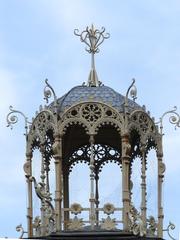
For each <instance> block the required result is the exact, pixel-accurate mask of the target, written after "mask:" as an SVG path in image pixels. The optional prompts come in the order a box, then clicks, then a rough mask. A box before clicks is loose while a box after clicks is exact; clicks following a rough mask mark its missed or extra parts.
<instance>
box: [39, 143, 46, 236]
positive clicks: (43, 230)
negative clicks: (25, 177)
mask: <svg viewBox="0 0 180 240" xmlns="http://www.w3.org/2000/svg"><path fill="white" fill-rule="evenodd" d="M40 151H41V175H40V178H41V184H42V187H43V189H44V190H46V184H45V178H46V175H45V168H44V152H45V146H44V145H41V147H40ZM45 209H46V202H45V199H44V198H42V199H41V235H42V236H44V235H45V234H46V221H47V219H46V215H45Z"/></svg>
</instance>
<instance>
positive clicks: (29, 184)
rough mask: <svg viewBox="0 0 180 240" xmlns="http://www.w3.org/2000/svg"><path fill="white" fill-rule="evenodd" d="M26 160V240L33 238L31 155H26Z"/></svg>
mask: <svg viewBox="0 0 180 240" xmlns="http://www.w3.org/2000/svg"><path fill="white" fill-rule="evenodd" d="M26 160H27V163H28V166H29V174H28V175H26V178H27V180H26V181H27V188H28V207H27V226H28V238H32V237H33V227H32V220H33V201H32V181H30V179H29V178H30V176H32V153H29V154H28V153H27V154H26Z"/></svg>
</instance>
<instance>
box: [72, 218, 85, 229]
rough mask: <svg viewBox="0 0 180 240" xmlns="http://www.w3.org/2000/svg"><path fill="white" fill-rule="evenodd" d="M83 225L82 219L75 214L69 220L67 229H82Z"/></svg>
mask: <svg viewBox="0 0 180 240" xmlns="http://www.w3.org/2000/svg"><path fill="white" fill-rule="evenodd" d="M83 226H84V223H83V219H82V218H78V217H77V216H75V217H74V218H73V219H70V220H69V223H68V230H71V231H77V230H82V228H83Z"/></svg>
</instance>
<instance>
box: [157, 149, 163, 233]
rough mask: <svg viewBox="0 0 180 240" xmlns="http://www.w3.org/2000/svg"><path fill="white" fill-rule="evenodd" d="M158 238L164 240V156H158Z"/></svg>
mask: <svg viewBox="0 0 180 240" xmlns="http://www.w3.org/2000/svg"><path fill="white" fill-rule="evenodd" d="M157 157H158V237H159V238H163V218H164V214H163V206H162V185H163V178H164V171H165V167H164V166H165V165H164V163H163V161H162V158H163V154H162V153H161V154H158V156H157Z"/></svg>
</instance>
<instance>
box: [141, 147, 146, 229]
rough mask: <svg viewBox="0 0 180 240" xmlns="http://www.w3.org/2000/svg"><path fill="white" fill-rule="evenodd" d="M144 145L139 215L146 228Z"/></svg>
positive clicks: (142, 149)
mask: <svg viewBox="0 0 180 240" xmlns="http://www.w3.org/2000/svg"><path fill="white" fill-rule="evenodd" d="M145 150H146V149H145V146H144V145H143V146H142V147H141V154H142V162H141V217H142V221H143V225H144V227H145V228H146V210H147V207H146V155H145Z"/></svg>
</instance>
